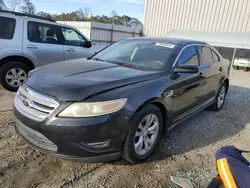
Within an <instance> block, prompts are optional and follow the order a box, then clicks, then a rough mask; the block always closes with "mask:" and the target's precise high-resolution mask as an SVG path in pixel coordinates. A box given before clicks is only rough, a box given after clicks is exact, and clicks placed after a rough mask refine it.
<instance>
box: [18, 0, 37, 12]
mask: <svg viewBox="0 0 250 188" xmlns="http://www.w3.org/2000/svg"><path fill="white" fill-rule="evenodd" d="M19 11H20V12H22V13H25V14H35V13H36V8H35V6H34V4H33V3H32V2H31V1H30V0H23V5H22V6H21V7H20V8H19Z"/></svg>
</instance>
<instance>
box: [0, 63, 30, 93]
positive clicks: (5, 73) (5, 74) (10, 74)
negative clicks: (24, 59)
mask: <svg viewBox="0 0 250 188" xmlns="http://www.w3.org/2000/svg"><path fill="white" fill-rule="evenodd" d="M28 72H29V68H28V67H27V66H26V65H25V64H24V63H21V62H16V61H12V62H8V63H5V64H4V65H3V66H2V67H1V68H0V83H1V84H2V86H3V88H5V89H7V90H8V91H17V90H18V88H19V86H20V85H22V84H23V83H24V81H25V80H26V78H27V76H28Z"/></svg>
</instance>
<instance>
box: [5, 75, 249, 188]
mask: <svg viewBox="0 0 250 188" xmlns="http://www.w3.org/2000/svg"><path fill="white" fill-rule="evenodd" d="M13 97H14V93H10V92H7V91H5V90H4V89H2V88H0V159H1V160H0V187H4V188H5V187H13V188H14V187H17V188H20V187H62V188H66V187H91V188H92V187H116V188H117V187H175V186H174V185H173V184H172V183H171V181H170V177H169V176H170V175H173V176H180V177H186V178H190V179H191V181H192V182H193V183H194V185H195V186H196V187H205V185H207V183H208V182H209V181H210V180H211V179H212V178H213V176H215V175H217V172H216V166H215V152H216V150H217V149H219V148H220V147H222V146H225V145H235V146H237V147H239V148H241V149H245V150H250V136H249V135H250V72H243V71H232V72H231V80H230V89H229V92H228V95H227V100H226V103H225V106H224V108H223V110H222V111H220V112H212V111H209V110H205V111H203V112H201V113H199V114H197V115H195V116H194V117H192V118H190V119H189V120H188V121H185V122H183V123H182V124H181V125H179V126H178V127H176V128H175V129H173V130H172V131H171V132H169V133H168V132H166V133H165V134H164V135H163V138H162V139H161V142H160V144H159V147H158V148H157V151H156V152H155V153H154V154H153V156H152V157H151V158H149V159H148V160H147V161H146V162H145V163H143V164H137V165H130V164H128V163H126V162H125V161H124V160H122V159H120V160H118V161H114V162H109V163H95V164H93V163H91V164H79V163H73V162H68V161H63V160H58V159H55V158H53V157H49V156H47V155H44V154H41V153H39V152H38V151H36V150H35V149H33V148H31V147H30V146H29V145H27V144H26V143H25V142H24V141H23V140H22V139H21V138H19V136H18V135H17V134H16V132H15V131H14V123H15V122H14V118H13V109H12V103H13ZM246 157H247V158H248V159H250V156H249V155H246Z"/></svg>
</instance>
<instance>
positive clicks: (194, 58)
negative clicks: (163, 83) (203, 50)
mask: <svg viewBox="0 0 250 188" xmlns="http://www.w3.org/2000/svg"><path fill="white" fill-rule="evenodd" d="M181 64H190V65H197V66H199V60H198V54H197V50H196V47H195V46H189V47H187V48H185V49H184V50H183V52H182V53H181V55H180V57H179V59H178V65H181Z"/></svg>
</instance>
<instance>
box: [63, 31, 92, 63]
mask: <svg viewBox="0 0 250 188" xmlns="http://www.w3.org/2000/svg"><path fill="white" fill-rule="evenodd" d="M62 33H63V36H64V38H65V45H64V53H65V60H70V59H79V58H86V57H90V56H91V55H93V54H94V53H95V52H94V49H93V48H92V47H90V48H87V47H83V44H84V42H86V41H87V40H86V39H85V38H84V37H83V36H82V35H81V34H80V33H78V32H77V31H75V30H74V29H72V28H67V27H62Z"/></svg>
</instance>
